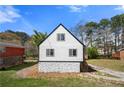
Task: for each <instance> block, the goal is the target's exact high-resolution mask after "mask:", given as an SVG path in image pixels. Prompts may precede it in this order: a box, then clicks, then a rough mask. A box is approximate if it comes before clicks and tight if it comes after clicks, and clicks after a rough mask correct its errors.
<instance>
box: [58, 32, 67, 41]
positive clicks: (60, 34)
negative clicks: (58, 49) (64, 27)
mask: <svg viewBox="0 0 124 93" xmlns="http://www.w3.org/2000/svg"><path fill="white" fill-rule="evenodd" d="M57 40H58V41H65V34H64V33H59V34H57Z"/></svg>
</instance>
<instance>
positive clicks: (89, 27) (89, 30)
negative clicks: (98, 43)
mask: <svg viewBox="0 0 124 93" xmlns="http://www.w3.org/2000/svg"><path fill="white" fill-rule="evenodd" d="M85 27H86V28H85V29H86V35H87V38H88V39H89V42H90V46H91V47H93V44H92V43H93V34H94V32H95V31H96V29H97V27H98V25H97V23H96V22H88V23H86V24H85Z"/></svg>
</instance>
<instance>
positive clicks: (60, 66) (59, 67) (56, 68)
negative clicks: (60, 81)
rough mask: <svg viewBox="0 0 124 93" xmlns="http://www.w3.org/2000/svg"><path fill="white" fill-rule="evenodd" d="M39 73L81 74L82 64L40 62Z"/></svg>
mask: <svg viewBox="0 0 124 93" xmlns="http://www.w3.org/2000/svg"><path fill="white" fill-rule="evenodd" d="M38 66H39V67H38V68H39V72H80V62H39V63H38Z"/></svg>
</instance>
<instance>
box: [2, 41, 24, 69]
mask: <svg viewBox="0 0 124 93" xmlns="http://www.w3.org/2000/svg"><path fill="white" fill-rule="evenodd" d="M24 52H25V49H24V47H22V46H20V45H16V44H12V43H3V42H0V68H2V67H10V66H13V65H17V64H21V63H22V62H23V56H24Z"/></svg>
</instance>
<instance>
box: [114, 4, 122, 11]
mask: <svg viewBox="0 0 124 93" xmlns="http://www.w3.org/2000/svg"><path fill="white" fill-rule="evenodd" d="M114 10H124V5H120V6H118V7H116V8H115V9H114Z"/></svg>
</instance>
